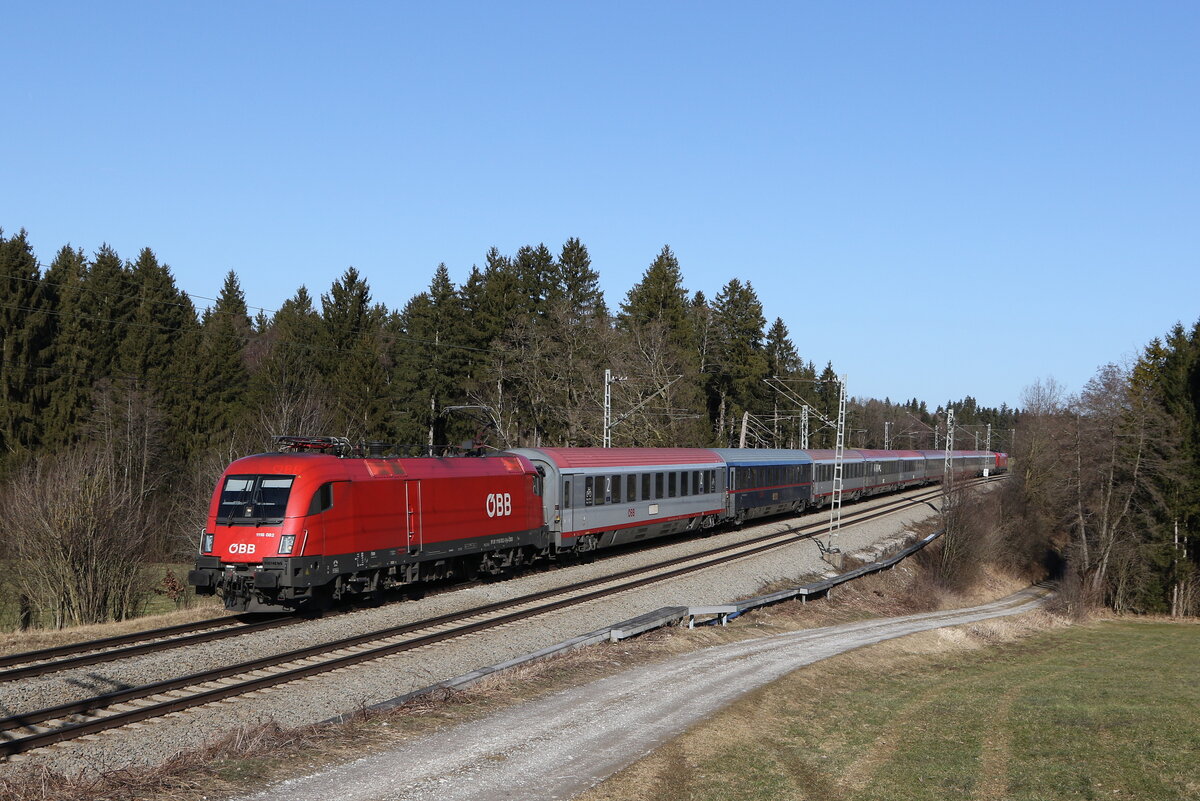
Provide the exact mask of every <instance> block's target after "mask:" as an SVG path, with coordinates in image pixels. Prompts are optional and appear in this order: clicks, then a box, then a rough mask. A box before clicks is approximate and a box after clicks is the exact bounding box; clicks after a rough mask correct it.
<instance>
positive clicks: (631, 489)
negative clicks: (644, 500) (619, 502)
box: [625, 473, 637, 501]
mask: <svg viewBox="0 0 1200 801" xmlns="http://www.w3.org/2000/svg"><path fill="white" fill-rule="evenodd" d="M625 500H626V501H636V500H637V476H635V475H634V474H633V473H630V474H629V475H627V476H625Z"/></svg>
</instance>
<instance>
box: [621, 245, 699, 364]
mask: <svg viewBox="0 0 1200 801" xmlns="http://www.w3.org/2000/svg"><path fill="white" fill-rule="evenodd" d="M688 311H689V310H688V301H687V290H686V289H684V287H683V273H682V271H681V270H680V269H679V261H678V259H676V258H675V254H674V253H672V252H671V248H670V247H669V246H667V245H664V246H663V249H662V251H661V252H660V253H659V254H658V257H657V258H655V259H654V261H653V262H651V264H650V266H649V267H647V268H646V272H645V273H644V274H643V275H642V280H641V281H639V282H638V283H637V284H635V285H634V286H633V288H631V289H630V290H629V292H628V293H627V294H626V295H625V300H624V301H623V302H622V303H621V314H620V317H619V318H618V319H619V322H620V324H621V326H622V327H623V328H625V329H627V330H628V329H630V328H634V327H637V326H642V325H647V324H650V323H659V324H662V325H663V326H665V327H666V328H667V330H668V331H669V332H670V339H671V342H672V343H673V344H675V345H676V346H677V347H678V348H680V349H681V350H689V349H691V346H692V344H693V337H692V330H691V324H690V323H691V321H690V319H689V314H688Z"/></svg>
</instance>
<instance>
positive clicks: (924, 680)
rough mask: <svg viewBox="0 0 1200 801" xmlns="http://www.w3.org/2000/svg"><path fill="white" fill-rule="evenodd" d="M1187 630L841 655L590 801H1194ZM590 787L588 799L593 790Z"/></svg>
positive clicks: (1095, 629) (1075, 631) (1161, 628)
mask: <svg viewBox="0 0 1200 801" xmlns="http://www.w3.org/2000/svg"><path fill="white" fill-rule="evenodd" d="M1198 679H1200V626H1197V625H1188V624H1170V623H1136V622H1115V623H1114V622H1106V623H1098V624H1095V625H1090V626H1079V627H1073V628H1069V629H1057V630H1053V631H1050V632H1047V633H1043V634H1039V635H1036V636H1034V637H1031V638H1028V639H1026V640H1023V641H1020V642H1019V643H1017V644H1008V645H1002V646H996V647H990V648H985V649H983V650H980V651H972V652H967V653H965V654H964V653H961V652H959V653H955V654H941V655H938V656H920V657H914V656H904V657H897V658H892V659H889V658H882V657H879V656H871V655H870V652H869V651H868V652H862V653H860V654H849V655H846V656H844V657H839V658H838V659H835V660H830V661H829V662H827V663H824V664H823V666H814V667H813V668H806V669H804V670H800V671H797V672H795V673H793V674H791V675H790V676H788V677H786V678H784V679H783V680H781V681H779V682H776V683H775V684H772V685H770V686H769V687H767V688H764V689H763V690H760V691H758V692H756V693H754V694H752V695H751V696H750V697H748V698H746V699H744V700H743V701H741V702H738V703H737V704H734V705H733V706H732V707H730V708H729V709H727V710H725V711H724V712H723V713H721V714H720V715H718V716H717V717H716V718H714V719H713V720H711V721H708V722H706V723H704V724H702V725H701V726H699V727H697V728H695V729H693V730H692V731H690V732H689V733H688V734H687V735H685V736H684V737H683V738H680V739H679V740H676V741H674V742H673V743H670V744H668V745H667V746H664V748H662V749H660V750H659V752H657V753H656V754H655V755H653V756H651V757H649V758H648V759H647V760H646V761H645V763H644V764H640V765H638V766H634V767H633V768H631V769H630V770H629V771H627V772H626V773H625V774H622V775H620V776H618V777H617V779H616V780H615V781H614V782H613V785H614V786H613V787H611V789H609V790H608V791H605V790H604V789H602V788H604V785H601V787H600V788H597V789H598V790H600V792H598V793H596V795H595V796H594V797H595V798H613V799H624V798H629V797H643V798H653V799H661V800H662V801H666V799H695V801H725V799H738V800H739V801H755V800H757V799H761V800H762V801H767V800H768V799H770V801H780V800H781V799H814V800H815V799H821V801H835V800H838V799H843V800H845V801H900V800H902V799H930V800H931V801H932V799H939V800H940V799H951V798H953V799H960V798H961V799H972V798H975V799H1004V801H1010V800H1011V801H1035V800H1039V801H1040V799H1101V798H1104V799H1112V798H1135V799H1139V800H1140V801H1154V800H1155V799H1196V798H1200V763H1198V762H1197V759H1196V755H1197V754H1198V753H1200V681H1198ZM592 797H593V796H589V798H592Z"/></svg>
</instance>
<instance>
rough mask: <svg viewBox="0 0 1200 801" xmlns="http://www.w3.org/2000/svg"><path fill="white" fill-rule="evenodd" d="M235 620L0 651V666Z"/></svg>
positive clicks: (229, 621) (234, 618) (178, 632)
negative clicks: (37, 648) (14, 650)
mask: <svg viewBox="0 0 1200 801" xmlns="http://www.w3.org/2000/svg"><path fill="white" fill-rule="evenodd" d="M236 622H238V619H237V617H235V616H232V615H230V616H228V617H214V618H209V619H208V620H197V621H195V622H192V623H179V624H177V625H174V626H165V627H163V628H160V629H146V630H145V631H134V632H131V633H129V634H118V635H117V636H115V637H105V638H103V639H100V640H84V641H82V642H72V643H67V644H66V645H56V646H54V647H53V648H41V649H39V650H36V651H22V652H21V653H16V654H4V655H3V656H0V667H8V666H9V665H22V664H25V663H26V662H40V661H42V660H46V659H54V658H55V657H59V656H70V655H71V654H79V653H84V652H86V651H98V650H100V649H101V648H111V647H113V646H116V645H125V644H126V643H131V642H141V641H142V640H153V639H157V638H159V637H171V636H174V635H176V634H186V633H188V632H190V631H202V630H204V629H210V628H217V627H220V626H228V625H230V624H232V623H236Z"/></svg>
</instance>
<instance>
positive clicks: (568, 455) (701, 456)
mask: <svg viewBox="0 0 1200 801" xmlns="http://www.w3.org/2000/svg"><path fill="white" fill-rule="evenodd" d="M514 452H515V453H521V454H523V455H525V456H527V457H532V456H533V455H534V454H542V455H543V456H545V457H546V458H547V459H549V460H550V461H552V462H554V464H556V465H558V466H559V467H560V468H562V467H612V468H619V467H666V466H675V465H694V464H717V465H719V464H722V461H721V457H720V456H718V455H717V454H716V453H715V452H713V451H711V450H708V449H707V448H521V449H514Z"/></svg>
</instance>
